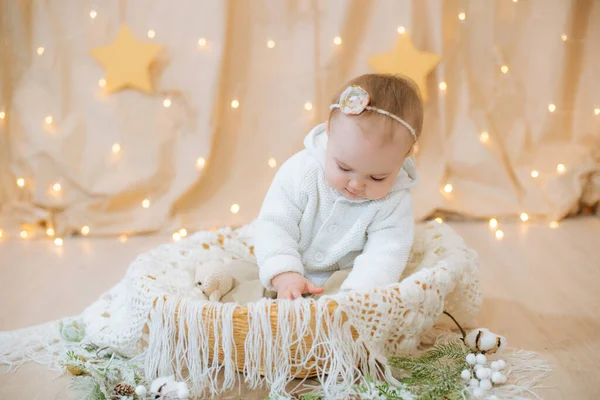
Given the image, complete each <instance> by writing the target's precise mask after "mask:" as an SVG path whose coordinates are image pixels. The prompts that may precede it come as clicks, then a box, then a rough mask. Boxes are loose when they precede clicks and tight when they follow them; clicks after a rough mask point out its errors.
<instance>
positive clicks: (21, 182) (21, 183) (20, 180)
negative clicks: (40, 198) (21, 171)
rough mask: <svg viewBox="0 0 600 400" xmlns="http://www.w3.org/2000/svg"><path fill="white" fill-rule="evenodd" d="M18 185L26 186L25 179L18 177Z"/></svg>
mask: <svg viewBox="0 0 600 400" xmlns="http://www.w3.org/2000/svg"><path fill="white" fill-rule="evenodd" d="M17 186H18V187H20V188H22V187H23V186H25V179H23V178H18V179H17Z"/></svg>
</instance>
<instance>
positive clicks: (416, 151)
mask: <svg viewBox="0 0 600 400" xmlns="http://www.w3.org/2000/svg"><path fill="white" fill-rule="evenodd" d="M413 149H414V153H415V154H419V144H418V143H417V144H415V146H414V147H413Z"/></svg>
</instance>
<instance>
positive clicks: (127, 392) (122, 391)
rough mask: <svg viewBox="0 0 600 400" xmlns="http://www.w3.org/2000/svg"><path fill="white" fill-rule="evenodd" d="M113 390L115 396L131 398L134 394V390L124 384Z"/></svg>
mask: <svg viewBox="0 0 600 400" xmlns="http://www.w3.org/2000/svg"><path fill="white" fill-rule="evenodd" d="M113 390H114V391H115V394H116V395H117V396H132V395H133V394H134V393H135V388H134V387H133V386H131V385H128V384H126V383H119V384H118V385H117V386H115V388H114V389H113Z"/></svg>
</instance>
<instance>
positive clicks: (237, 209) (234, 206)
mask: <svg viewBox="0 0 600 400" xmlns="http://www.w3.org/2000/svg"><path fill="white" fill-rule="evenodd" d="M231 212H232V213H234V214H237V213H239V212H240V206H239V204H232V205H231Z"/></svg>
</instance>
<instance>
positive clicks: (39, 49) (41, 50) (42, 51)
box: [37, 47, 44, 56]
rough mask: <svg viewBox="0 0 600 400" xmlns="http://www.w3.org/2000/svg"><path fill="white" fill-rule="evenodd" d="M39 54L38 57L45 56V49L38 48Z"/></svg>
mask: <svg viewBox="0 0 600 400" xmlns="http://www.w3.org/2000/svg"><path fill="white" fill-rule="evenodd" d="M37 53H38V56H41V55H42V54H44V48H43V47H38V48H37Z"/></svg>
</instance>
